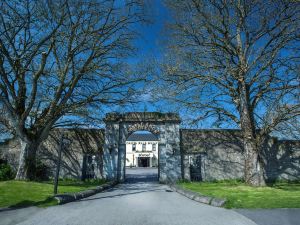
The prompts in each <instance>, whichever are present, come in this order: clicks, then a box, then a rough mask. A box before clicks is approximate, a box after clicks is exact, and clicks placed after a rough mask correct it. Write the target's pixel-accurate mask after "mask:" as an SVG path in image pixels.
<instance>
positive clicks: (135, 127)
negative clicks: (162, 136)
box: [128, 122, 159, 134]
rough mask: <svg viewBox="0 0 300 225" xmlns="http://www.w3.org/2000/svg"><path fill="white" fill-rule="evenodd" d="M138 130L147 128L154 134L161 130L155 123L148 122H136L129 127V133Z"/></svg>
mask: <svg viewBox="0 0 300 225" xmlns="http://www.w3.org/2000/svg"><path fill="white" fill-rule="evenodd" d="M138 130H146V131H149V132H151V133H153V134H159V130H158V129H156V127H155V126H154V125H153V124H149V123H148V122H146V123H144V122H140V123H135V124H133V125H130V126H129V127H128V133H129V134H132V133H133V132H135V131H138Z"/></svg>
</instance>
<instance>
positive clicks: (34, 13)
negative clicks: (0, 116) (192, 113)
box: [0, 0, 144, 179]
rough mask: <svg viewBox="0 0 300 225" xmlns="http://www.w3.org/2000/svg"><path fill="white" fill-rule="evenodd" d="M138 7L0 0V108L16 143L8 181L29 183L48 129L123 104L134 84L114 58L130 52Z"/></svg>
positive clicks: (100, 1) (106, 1) (135, 0)
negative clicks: (16, 152)
mask: <svg viewBox="0 0 300 225" xmlns="http://www.w3.org/2000/svg"><path fill="white" fill-rule="evenodd" d="M143 8H144V7H143V3H142V1H139V0H128V1H122V2H120V1H114V0H92V1H77V0H58V1H47V0H42V1H40V0H34V1H31V0H18V1H14V0H3V1H1V3H0V78H1V79H0V103H1V105H2V106H3V109H4V110H5V115H6V118H5V119H6V121H7V122H8V124H9V126H10V127H11V128H13V129H14V131H15V133H16V136H17V137H18V139H19V140H20V143H21V151H20V161H19V168H18V172H17V175H16V179H34V171H35V158H36V151H37V149H38V147H39V146H40V144H41V142H42V141H43V140H45V139H46V138H47V136H48V134H49V131H50V130H51V128H53V127H54V126H57V125H58V124H59V125H63V124H64V125H66V124H69V123H70V122H72V119H73V122H74V116H87V115H88V113H89V110H90V109H92V110H94V109H95V107H96V108H98V110H99V111H101V110H103V107H104V106H105V105H106V106H107V105H109V104H117V103H124V102H125V101H128V100H130V97H132V95H133V91H132V84H133V83H135V82H137V81H140V80H141V78H138V77H134V76H131V75H130V74H129V73H127V72H126V68H124V67H123V63H122V60H121V59H122V58H124V57H126V56H128V55H129V54H131V53H133V51H134V50H135V49H134V47H133V45H132V40H133V39H134V38H135V36H136V32H135V31H134V29H133V25H134V24H135V23H138V22H141V21H142V20H143V19H144V17H143V14H144V10H143ZM93 107H94V108H93ZM69 115H72V116H71V117H70V116H69ZM75 121H76V120H75Z"/></svg>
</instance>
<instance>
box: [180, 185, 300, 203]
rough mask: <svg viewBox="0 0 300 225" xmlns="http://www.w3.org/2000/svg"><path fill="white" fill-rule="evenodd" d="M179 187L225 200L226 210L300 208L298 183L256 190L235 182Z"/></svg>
mask: <svg viewBox="0 0 300 225" xmlns="http://www.w3.org/2000/svg"><path fill="white" fill-rule="evenodd" d="M179 185H180V186H182V187H183V188H186V189H189V190H192V191H195V192H199V193H202V194H204V195H208V196H212V197H220V198H226V199H227V203H226V205H225V207H226V208H300V183H277V184H273V185H271V186H267V187H258V188H255V187H250V186H247V185H245V184H243V183H241V182H235V181H231V182H230V181H224V182H215V183H208V182H191V183H188V182H183V183H179Z"/></svg>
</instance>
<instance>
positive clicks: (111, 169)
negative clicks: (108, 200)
mask: <svg viewBox="0 0 300 225" xmlns="http://www.w3.org/2000/svg"><path fill="white" fill-rule="evenodd" d="M105 124H106V127H105V145H104V155H103V159H104V162H103V174H104V177H105V178H106V179H108V180H113V179H117V180H119V181H124V179H125V166H126V140H127V139H128V137H129V136H130V135H131V134H132V133H134V132H135V131H138V130H146V131H149V132H151V133H152V134H154V135H156V136H157V139H158V142H159V143H158V153H159V157H158V158H159V162H158V164H159V165H158V167H159V171H158V176H159V181H160V182H162V183H166V182H175V181H177V180H179V179H181V178H182V176H181V153H180V132H179V124H180V118H179V116H178V114H175V113H158V112H143V113H141V112H132V113H124V114H119V113H108V114H107V115H106V117H105Z"/></svg>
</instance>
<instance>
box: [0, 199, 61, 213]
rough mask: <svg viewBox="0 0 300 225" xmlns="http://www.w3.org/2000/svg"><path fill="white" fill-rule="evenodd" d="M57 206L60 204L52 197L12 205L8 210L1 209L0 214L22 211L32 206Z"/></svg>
mask: <svg viewBox="0 0 300 225" xmlns="http://www.w3.org/2000/svg"><path fill="white" fill-rule="evenodd" d="M57 204H58V202H57V200H56V199H55V198H54V197H52V196H51V197H48V198H46V199H45V200H42V201H32V200H23V201H20V202H18V203H16V204H14V205H10V206H9V207H7V208H3V209H0V212H3V211H10V210H16V209H21V208H27V207H31V206H37V207H48V206H54V205H57Z"/></svg>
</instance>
